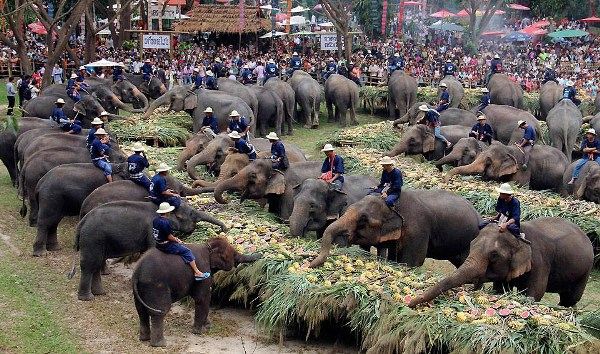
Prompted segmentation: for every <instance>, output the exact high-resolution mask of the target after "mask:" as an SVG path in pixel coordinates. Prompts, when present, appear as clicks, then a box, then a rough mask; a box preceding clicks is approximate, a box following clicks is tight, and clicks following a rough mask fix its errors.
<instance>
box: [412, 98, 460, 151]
mask: <svg viewBox="0 0 600 354" xmlns="http://www.w3.org/2000/svg"><path fill="white" fill-rule="evenodd" d="M419 110H420V111H421V112H425V115H424V116H423V118H422V119H421V120H420V121H419V122H418V123H419V124H425V125H426V126H427V127H428V128H430V129H431V130H433V135H434V136H435V138H436V139H439V140H441V141H442V142H443V143H444V144H446V149H450V147H452V143H451V142H450V141H448V139H446V137H445V136H444V135H442V128H441V126H442V124H441V122H440V113H439V112H438V111H436V110H435V109H431V108H429V107H427V106H426V105H422V106H420V107H419Z"/></svg>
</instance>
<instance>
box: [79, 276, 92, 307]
mask: <svg viewBox="0 0 600 354" xmlns="http://www.w3.org/2000/svg"><path fill="white" fill-rule="evenodd" d="M92 276H93V275H92V273H91V272H90V271H88V270H87V269H86V270H85V271H84V270H83V269H82V270H81V278H80V279H79V291H78V292H77V298H78V299H79V300H82V301H90V300H93V299H94V295H93V294H92Z"/></svg>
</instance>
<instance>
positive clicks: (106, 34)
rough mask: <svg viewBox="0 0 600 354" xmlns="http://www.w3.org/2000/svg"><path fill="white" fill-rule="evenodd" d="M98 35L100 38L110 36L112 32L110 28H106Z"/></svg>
mask: <svg viewBox="0 0 600 354" xmlns="http://www.w3.org/2000/svg"><path fill="white" fill-rule="evenodd" d="M96 34H97V35H99V36H108V35H109V34H110V30H109V29H108V28H105V29H103V30H101V31H100V32H98V33H96Z"/></svg>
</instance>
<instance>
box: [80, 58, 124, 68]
mask: <svg viewBox="0 0 600 354" xmlns="http://www.w3.org/2000/svg"><path fill="white" fill-rule="evenodd" d="M84 66H85V67H86V68H103V67H113V66H119V63H117V62H114V61H108V60H106V59H100V60H98V61H95V62H93V63H89V64H85V65H84Z"/></svg>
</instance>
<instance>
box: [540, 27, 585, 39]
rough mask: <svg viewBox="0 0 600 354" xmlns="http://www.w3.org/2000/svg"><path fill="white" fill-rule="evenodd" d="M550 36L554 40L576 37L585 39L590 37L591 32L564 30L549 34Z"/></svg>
mask: <svg viewBox="0 0 600 354" xmlns="http://www.w3.org/2000/svg"><path fill="white" fill-rule="evenodd" d="M548 35H549V36H550V37H552V38H575V37H585V36H588V35H589V32H586V31H582V30H575V29H570V30H562V31H554V32H551V33H548Z"/></svg>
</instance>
